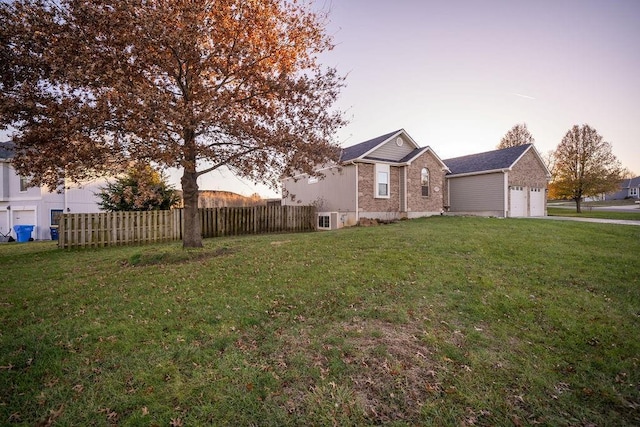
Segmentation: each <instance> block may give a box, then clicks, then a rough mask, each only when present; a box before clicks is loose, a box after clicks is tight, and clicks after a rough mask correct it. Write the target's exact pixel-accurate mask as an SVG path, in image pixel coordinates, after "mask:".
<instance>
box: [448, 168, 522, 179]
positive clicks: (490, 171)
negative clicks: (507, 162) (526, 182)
mask: <svg viewBox="0 0 640 427" xmlns="http://www.w3.org/2000/svg"><path fill="white" fill-rule="evenodd" d="M510 170H511V168H503V169H492V170H488V171H477V172H467V173H457V174H451V175H446V176H445V178H461V177H463V176H473V175H486V174H488V173H498V172H502V173H506V172H509V171H510Z"/></svg>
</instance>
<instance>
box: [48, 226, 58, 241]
mask: <svg viewBox="0 0 640 427" xmlns="http://www.w3.org/2000/svg"><path fill="white" fill-rule="evenodd" d="M49 230H51V240H58V227H49Z"/></svg>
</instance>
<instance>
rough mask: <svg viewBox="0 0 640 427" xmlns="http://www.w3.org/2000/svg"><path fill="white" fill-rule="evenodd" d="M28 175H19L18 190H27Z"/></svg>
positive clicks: (22, 191)
mask: <svg viewBox="0 0 640 427" xmlns="http://www.w3.org/2000/svg"><path fill="white" fill-rule="evenodd" d="M29 181H30V179H29V177H27V176H21V177H20V192H21V193H24V192H25V191H27V190H28V189H29Z"/></svg>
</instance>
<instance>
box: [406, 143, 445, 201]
mask: <svg viewBox="0 0 640 427" xmlns="http://www.w3.org/2000/svg"><path fill="white" fill-rule="evenodd" d="M424 167H426V168H427V169H429V197H422V182H421V179H422V176H421V175H422V168H424ZM444 175H445V173H444V171H443V170H442V165H441V164H440V162H438V161H437V160H436V159H435V157H433V155H432V154H431V153H430V152H426V153H423V154H422V155H421V156H420V157H418V158H417V159H415V160H414V161H413V162H412V163H411V164H410V165H409V167H408V168H407V210H408V212H437V213H439V212H440V211H441V209H442V207H443V206H444V205H445V204H446V203H445V199H444V194H445V188H444V186H445V182H444V180H445V179H444ZM436 187H438V189H439V190H440V191H435V188H436Z"/></svg>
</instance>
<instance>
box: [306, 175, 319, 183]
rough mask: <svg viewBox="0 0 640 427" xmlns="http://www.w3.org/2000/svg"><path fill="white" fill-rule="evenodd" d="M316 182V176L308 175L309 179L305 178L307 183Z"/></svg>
mask: <svg viewBox="0 0 640 427" xmlns="http://www.w3.org/2000/svg"><path fill="white" fill-rule="evenodd" d="M317 183H318V177H317V176H310V177H309V179H308V180H307V184H317Z"/></svg>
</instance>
